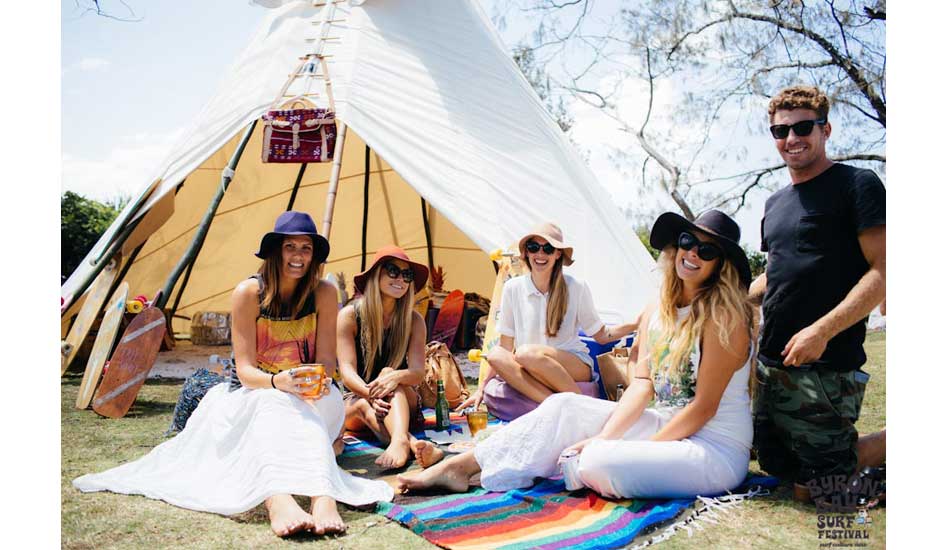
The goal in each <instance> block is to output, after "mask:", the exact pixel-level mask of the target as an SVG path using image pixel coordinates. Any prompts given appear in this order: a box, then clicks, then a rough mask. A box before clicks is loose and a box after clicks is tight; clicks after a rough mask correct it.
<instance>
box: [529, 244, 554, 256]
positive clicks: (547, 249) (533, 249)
mask: <svg viewBox="0 0 950 550" xmlns="http://www.w3.org/2000/svg"><path fill="white" fill-rule="evenodd" d="M524 248H525V250H527V251H528V252H530V253H532V254H537V253H538V251H539V250H543V251H544V253H545V254H547V255H548V256H550V255H551V254H554V251H555V250H557V249H556V248H554V246H553V245H552V244H551V243H544V245H543V246H542V245H541V243H539V242H537V241H528V242H526V243H524Z"/></svg>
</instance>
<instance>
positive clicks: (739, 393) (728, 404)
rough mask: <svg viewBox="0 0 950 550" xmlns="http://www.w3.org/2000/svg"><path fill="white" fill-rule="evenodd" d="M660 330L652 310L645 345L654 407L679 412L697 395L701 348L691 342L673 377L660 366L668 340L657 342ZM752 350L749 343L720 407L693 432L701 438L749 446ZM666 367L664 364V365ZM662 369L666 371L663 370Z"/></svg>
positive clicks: (684, 309) (683, 311) (681, 311)
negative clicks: (683, 364)
mask: <svg viewBox="0 0 950 550" xmlns="http://www.w3.org/2000/svg"><path fill="white" fill-rule="evenodd" d="M689 308H690V306H685V307H681V308H677V310H676V317H677V320H682V319H683V318H684V317H685V316H686V315H687V314H689ZM661 332H662V330H661V328H660V319H659V311H658V310H657V311H654V312H653V316H652V317H651V318H650V322H649V325H648V328H647V339H646V344H647V346H648V349H650V350H652V351H653V352H654V353H655V356H653V357H652V358H651V364H650V371H651V373H652V375H653V391H654V393H655V398H654V407H656V408H657V409H667V410H668V411H669V412H678V410H679V409H682V408H683V407H685V406H686V405H687V404H688V403H689V402H691V401H692V400H693V398H694V397H695V396H696V377H697V375H698V372H699V365H700V363H701V360H702V350H701V349H700V344H699V342H696V343H695V344H694V345H693V350H692V351H691V352H690V354H689V356H688V357H687V359H686V360H687V361H688V368H685V369H682V370H681V373H682V374H681V375H679V376H673V377H672V379H671V378H669V377H667V376H666V375H665V374H662V373H661V369H660V368H659V366H660V365H663V360H664V359H665V358H666V356H667V355H668V353H669V348H668V343H666V344H664V345H659V346H658V345H657V340H658V339H659V337H660V334H661ZM751 359H752V349H751V344H750V349H749V356H748V357H747V358H746V362H745V364H743V365H742V367H741V368H740V369H739V370H737V371H736V372H734V373H733V374H732V378H731V379H730V380H729V384H728V385H727V386H726V389H725V391H724V392H723V394H722V399H720V400H719V408H718V409H717V410H716V414H715V416H713V417H712V418H711V419H710V420H709V421H708V422H706V425H705V426H703V427H702V428H700V429H699V431H698V432H696V435H699V436H702V437H711V438H713V439H715V440H722V439H726V440H727V441H728V442H731V443H733V444H736V445H739V446H741V447H742V448H744V449H750V448H751V447H752V409H751V405H750V400H749V371H750V369H751V365H750V363H751ZM663 366H664V367H665V365H663ZM662 370H665V368H664V369H662ZM670 409H674V410H673V411H670Z"/></svg>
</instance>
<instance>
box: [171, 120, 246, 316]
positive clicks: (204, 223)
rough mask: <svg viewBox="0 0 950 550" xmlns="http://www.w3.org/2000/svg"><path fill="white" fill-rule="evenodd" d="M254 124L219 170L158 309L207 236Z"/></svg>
mask: <svg viewBox="0 0 950 550" xmlns="http://www.w3.org/2000/svg"><path fill="white" fill-rule="evenodd" d="M255 126H257V119H254V121H253V122H251V123H250V124H249V125H248V127H247V130H246V131H245V132H244V137H242V138H241V143H239V144H238V146H237V149H235V151H234V154H233V155H231V160H230V162H228V165H227V167H225V169H224V170H222V171H221V185H220V186H219V187H218V191H217V192H216V193H215V194H214V197H212V199H211V204H210V205H209V206H208V210H207V212H205V215H204V217H203V218H202V219H201V223H199V224H198V230H197V231H196V232H195V236H194V238H192V239H191V245H189V246H188V249H187V250H185V253H184V254H183V255H182V257H181V259H180V260H178V264H176V265H175V267H174V269H172V272H171V274H169V275H168V279H167V280H166V281H165V287H164V288H163V289H162V295H161V296H160V297H159V298H158V301H157V303H155V304H154V305H155V307H158V308H159V309H161V308H164V307H165V304H166V303H168V298H169V297H170V296H171V293H172V290H174V288H175V283H177V282H178V278H179V277H181V274H182V272H183V271H184V270H185V268H186V267H188V264H190V263H191V262H192V261H194V260H195V257H196V256H197V255H198V252H200V251H201V246H202V245H203V244H204V241H205V237H207V236H208V230H209V229H210V228H211V221H212V220H214V214H215V212H217V210H218V206H219V205H220V204H221V200H222V199H224V192H225V191H227V190H228V186H229V185H231V180H232V179H233V178H234V170H235V168H237V164H238V161H239V160H241V155H242V154H243V153H244V148H245V147H247V142H248V141H250V140H251V135H252V134H253V133H254V127H255Z"/></svg>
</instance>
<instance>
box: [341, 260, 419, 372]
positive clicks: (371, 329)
mask: <svg viewBox="0 0 950 550" xmlns="http://www.w3.org/2000/svg"><path fill="white" fill-rule="evenodd" d="M380 265H382V264H380ZM380 265H377V266H376V267H375V268H374V269H373V271H372V272H371V273H370V274H369V277H367V278H366V287H365V288H364V289H363V296H362V297H361V298H360V299H359V300H357V302H356V303H355V304H354V306H353V307H354V308H356V311H357V313H358V314H359V317H360V345H361V347H362V350H363V373H362V376H363V380H365V381H369V376H370V375H371V374H372V373H374V372H376V371H375V367H376V359H377V357H379V355H380V353H381V352H382V349H383V346H384V345H386V344H388V348H389V360H388V361H387V364H386V365H383V366H382V367H380V370H382V369H383V368H385V367H389V368H391V369H393V370H396V369H397V368H398V367H399V365H400V364H401V363H402V361H403V359H404V358H405V357H406V353H407V352H408V351H409V337H410V334H411V332H412V305H413V304H414V303H415V301H416V299H415V287H414V286H413V285H412V284H410V285H408V286H409V288H408V289H407V290H406V293H405V294H403V296H402V298H399V299H398V300H396V310H395V311H393V317H392V320H391V321H390V323H389V335H388V337H387V338H385V341H384V338H383V336H384V334H385V332H386V330H385V328H384V327H383V297H382V294H381V293H380V290H379V272H380V269H382V268H381V267H380Z"/></svg>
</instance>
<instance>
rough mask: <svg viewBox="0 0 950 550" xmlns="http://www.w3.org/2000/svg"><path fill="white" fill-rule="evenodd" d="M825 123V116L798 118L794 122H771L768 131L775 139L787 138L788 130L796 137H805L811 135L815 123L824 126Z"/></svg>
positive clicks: (826, 121) (826, 120)
mask: <svg viewBox="0 0 950 550" xmlns="http://www.w3.org/2000/svg"><path fill="white" fill-rule="evenodd" d="M827 123H828V119H827V118H818V119H815V120H800V121H798V122H796V123H795V124H773V125H772V126H769V132H772V137H774V138H775V139H785V138H787V137H788V131H789V130H791V131H793V132H795V135H796V136H798V137H807V136H810V135H811V132H812V130H814V129H815V125H816V124H817V125H819V126H824V125H825V124H827Z"/></svg>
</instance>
